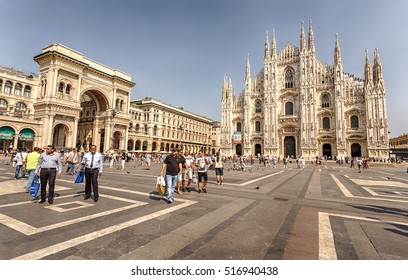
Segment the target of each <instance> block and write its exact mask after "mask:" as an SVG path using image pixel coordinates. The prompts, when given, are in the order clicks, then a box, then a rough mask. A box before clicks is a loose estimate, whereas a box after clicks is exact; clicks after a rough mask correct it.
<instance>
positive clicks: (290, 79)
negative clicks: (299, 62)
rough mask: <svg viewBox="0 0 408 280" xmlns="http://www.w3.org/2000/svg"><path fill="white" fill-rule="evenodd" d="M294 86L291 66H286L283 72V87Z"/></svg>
mask: <svg viewBox="0 0 408 280" xmlns="http://www.w3.org/2000/svg"><path fill="white" fill-rule="evenodd" d="M293 86H294V73H293V70H292V69H291V68H288V69H287V70H286V72H285V88H293Z"/></svg>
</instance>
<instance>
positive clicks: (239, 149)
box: [235, 144, 242, 156]
mask: <svg viewBox="0 0 408 280" xmlns="http://www.w3.org/2000/svg"><path fill="white" fill-rule="evenodd" d="M235 154H236V155H237V156H242V145H241V144H237V145H236V146H235Z"/></svg>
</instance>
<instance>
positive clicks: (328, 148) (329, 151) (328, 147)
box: [323, 144, 332, 158]
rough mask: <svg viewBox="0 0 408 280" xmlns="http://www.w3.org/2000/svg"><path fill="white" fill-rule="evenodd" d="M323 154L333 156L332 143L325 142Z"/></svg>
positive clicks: (328, 156)
mask: <svg viewBox="0 0 408 280" xmlns="http://www.w3.org/2000/svg"><path fill="white" fill-rule="evenodd" d="M323 156H326V157H327V158H331V157H332V148H331V145H330V144H323Z"/></svg>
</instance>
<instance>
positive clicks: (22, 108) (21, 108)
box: [14, 102, 27, 113]
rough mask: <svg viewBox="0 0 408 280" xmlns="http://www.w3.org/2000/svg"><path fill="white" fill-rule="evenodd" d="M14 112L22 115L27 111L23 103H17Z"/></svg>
mask: <svg viewBox="0 0 408 280" xmlns="http://www.w3.org/2000/svg"><path fill="white" fill-rule="evenodd" d="M14 111H15V112H21V113H24V112H26V111H27V105H25V104H24V103H23V102H17V103H16V106H15V108H14Z"/></svg>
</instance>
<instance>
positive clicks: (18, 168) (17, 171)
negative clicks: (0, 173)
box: [14, 165, 25, 179]
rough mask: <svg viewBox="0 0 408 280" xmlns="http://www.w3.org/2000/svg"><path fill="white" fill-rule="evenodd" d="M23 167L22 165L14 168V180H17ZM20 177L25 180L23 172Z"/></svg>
mask: <svg viewBox="0 0 408 280" xmlns="http://www.w3.org/2000/svg"><path fill="white" fill-rule="evenodd" d="M22 167H23V166H22V165H17V166H16V174H15V175H14V178H16V179H18V174H19V173H20V170H21V168H22ZM21 174H22V177H23V178H25V172H23V171H21Z"/></svg>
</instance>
